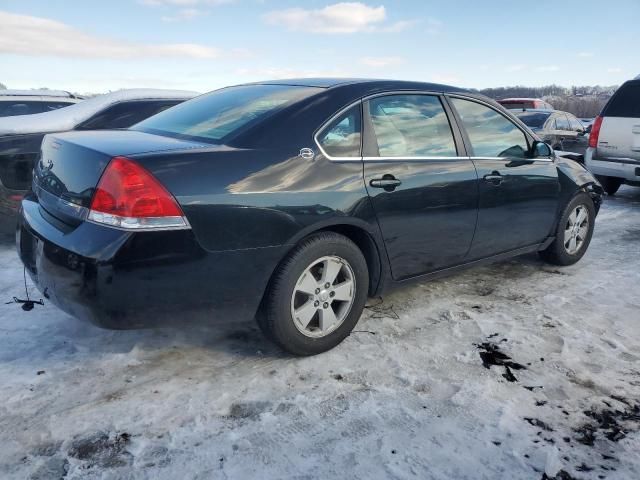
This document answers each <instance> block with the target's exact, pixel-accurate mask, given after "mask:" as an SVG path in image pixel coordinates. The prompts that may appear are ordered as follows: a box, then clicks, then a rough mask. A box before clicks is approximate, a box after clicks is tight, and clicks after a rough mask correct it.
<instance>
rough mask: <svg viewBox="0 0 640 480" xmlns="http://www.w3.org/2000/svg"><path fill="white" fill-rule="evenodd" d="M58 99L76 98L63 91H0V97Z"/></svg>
mask: <svg viewBox="0 0 640 480" xmlns="http://www.w3.org/2000/svg"><path fill="white" fill-rule="evenodd" d="M9 96H11V97H60V98H77V97H76V96H75V95H74V94H72V93H69V92H66V91H64V90H47V89H39V90H38V89H33V90H15V89H6V90H0V97H9Z"/></svg>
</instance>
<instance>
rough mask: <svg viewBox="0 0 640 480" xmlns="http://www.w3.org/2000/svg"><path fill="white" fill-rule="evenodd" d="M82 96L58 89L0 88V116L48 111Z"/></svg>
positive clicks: (70, 103)
mask: <svg viewBox="0 0 640 480" xmlns="http://www.w3.org/2000/svg"><path fill="white" fill-rule="evenodd" d="M80 100H82V98H80V97H77V96H76V95H73V94H72V93H69V92H63V91H58V90H0V117H14V116H17V115H31V114H34V113H44V112H50V111H52V110H57V109H58V108H63V107H68V106H69V105H73V104H74V103H78V102H79V101H80Z"/></svg>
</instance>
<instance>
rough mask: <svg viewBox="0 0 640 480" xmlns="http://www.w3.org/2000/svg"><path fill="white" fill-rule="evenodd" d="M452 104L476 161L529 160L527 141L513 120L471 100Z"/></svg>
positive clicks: (456, 99) (455, 101) (458, 99)
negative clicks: (498, 159) (477, 158)
mask: <svg viewBox="0 0 640 480" xmlns="http://www.w3.org/2000/svg"><path fill="white" fill-rule="evenodd" d="M451 101H452V103H453V105H454V107H455V109H456V111H457V112H458V115H459V116H460V118H461V120H462V125H463V126H464V128H465V130H466V132H467V135H468V136H469V140H470V142H471V147H472V149H473V156H474V157H492V158H493V157H517V158H525V157H526V155H527V152H528V150H529V144H528V142H527V137H526V136H525V134H524V133H523V132H522V130H520V129H519V128H518V127H517V126H516V125H515V124H514V123H513V122H512V121H511V120H509V119H507V118H506V117H504V116H503V115H502V114H500V113H498V112H496V111H495V110H493V109H492V108H489V107H487V106H485V105H481V104H479V103H476V102H472V101H470V100H463V99H461V98H452V99H451Z"/></svg>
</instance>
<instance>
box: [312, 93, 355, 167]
mask: <svg viewBox="0 0 640 480" xmlns="http://www.w3.org/2000/svg"><path fill="white" fill-rule="evenodd" d="M361 130H362V114H361V112H360V105H357V106H355V107H352V108H350V109H349V110H348V111H346V112H345V113H343V114H342V115H340V116H339V117H338V118H336V119H335V120H334V121H332V122H331V123H330V124H329V125H327V126H326V127H325V128H324V129H323V130H322V131H321V132H320V134H319V135H318V143H319V144H320V146H321V147H322V149H323V150H324V151H325V152H326V154H327V155H329V156H331V157H359V156H360V132H361Z"/></svg>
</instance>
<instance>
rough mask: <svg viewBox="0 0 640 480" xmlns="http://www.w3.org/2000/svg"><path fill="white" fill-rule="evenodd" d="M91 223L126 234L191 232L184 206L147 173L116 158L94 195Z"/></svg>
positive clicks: (123, 158)
mask: <svg viewBox="0 0 640 480" xmlns="http://www.w3.org/2000/svg"><path fill="white" fill-rule="evenodd" d="M88 219H89V220H90V221H92V222H95V223H100V224H103V225H109V226H112V227H116V228H122V229H126V230H174V229H183V228H190V227H189V222H188V221H187V219H186V218H185V216H184V213H183V212H182V209H181V208H180V205H178V202H177V201H176V199H175V198H173V196H172V195H171V194H170V193H169V192H168V191H167V189H166V188H164V187H163V186H162V184H160V182H158V180H156V178H155V177H154V176H153V175H151V173H149V172H148V171H147V170H145V169H144V168H143V167H141V166H140V165H138V164H137V163H136V162H134V161H133V160H130V159H128V158H126V157H114V158H112V159H111V161H110V162H109V164H108V165H107V168H106V169H105V171H104V173H103V174H102V177H101V178H100V181H99V182H98V186H97V187H96V191H95V193H94V194H93V199H92V201H91V208H90V210H89V216H88Z"/></svg>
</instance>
